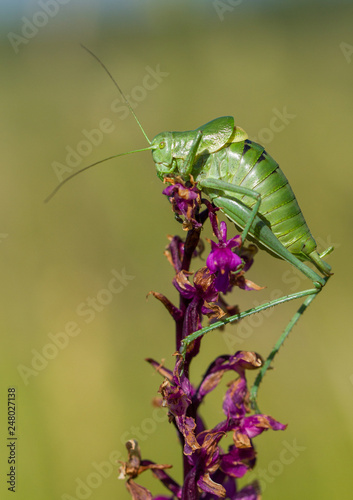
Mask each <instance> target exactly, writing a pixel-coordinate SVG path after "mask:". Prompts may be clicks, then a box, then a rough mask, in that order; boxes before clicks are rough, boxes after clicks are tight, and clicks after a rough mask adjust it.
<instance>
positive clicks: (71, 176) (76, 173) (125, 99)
mask: <svg viewBox="0 0 353 500" xmlns="http://www.w3.org/2000/svg"><path fill="white" fill-rule="evenodd" d="M81 47H82V48H83V49H85V50H86V51H87V52H88V53H89V54H90V55H91V56H92V57H94V59H95V60H96V61H98V62H99V64H100V65H101V66H102V68H103V69H104V71H105V72H106V73H107V74H108V76H109V78H110V79H111V80H112V81H113V83H114V85H115V87H116V88H117V89H118V91H119V93H120V95H121V96H122V98H123V99H124V101H125V102H126V104H127V106H128V108H129V110H130V111H131V114H132V116H133V117H134V118H135V120H136V122H137V124H138V126H139V127H140V129H141V131H142V133H143V135H144V136H145V138H146V140H147V142H148V144H149V146H148V147H147V148H143V149H135V150H134V151H128V152H126V153H120V154H117V155H113V156H109V158H104V160H100V161H96V162H95V163H92V164H91V165H88V166H87V167H84V168H81V169H80V170H78V171H77V172H75V173H73V174H71V175H70V176H69V177H67V178H66V179H64V180H63V181H62V182H60V184H59V185H58V186H56V188H55V189H54V190H53V191H52V192H51V193H50V195H49V196H47V198H45V200H44V203H48V201H50V200H51V199H52V198H53V196H54V195H56V193H57V192H58V191H59V189H61V188H62V187H63V185H64V184H66V183H67V182H68V181H69V180H71V179H72V178H73V177H75V176H76V175H78V174H80V173H81V172H84V171H85V170H88V169H89V168H92V167H95V166H96V165H99V164H100V163H104V162H105V161H108V160H112V159H113V158H117V157H118V156H124V155H129V154H131V153H139V152H141V151H147V150H149V149H152V146H151V141H150V140H149V138H148V137H147V134H146V132H145V131H144V129H143V127H142V125H141V123H140V122H139V119H138V118H137V116H136V115H135V113H134V110H133V109H132V106H131V104H130V103H129V101H128V100H127V98H126V97H125V95H124V93H123V91H122V90H121V88H120V87H119V85H118V84H117V82H116V81H115V80H114V77H113V75H112V74H111V73H110V71H109V70H108V68H107V67H106V66H105V64H104V63H103V62H102V61H101V60H100V59H99V57H97V56H96V55H95V54H94V53H93V52H92V51H91V50H89V49H88V48H87V47H85V46H84V45H82V44H81Z"/></svg>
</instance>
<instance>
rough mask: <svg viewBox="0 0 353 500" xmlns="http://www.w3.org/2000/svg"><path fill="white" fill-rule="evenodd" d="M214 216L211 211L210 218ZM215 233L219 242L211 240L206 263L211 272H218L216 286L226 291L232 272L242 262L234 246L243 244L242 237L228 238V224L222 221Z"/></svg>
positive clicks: (220, 290) (223, 291)
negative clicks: (233, 249)
mask: <svg viewBox="0 0 353 500" xmlns="http://www.w3.org/2000/svg"><path fill="white" fill-rule="evenodd" d="M211 218H212V216H211V213H210V219H211ZM213 227H214V233H215V235H216V236H217V238H218V243H215V242H214V241H211V253H210V254H209V256H208V257H207V261H206V265H207V267H208V268H209V270H210V271H211V273H214V274H216V280H215V288H216V290H218V291H219V292H222V293H226V292H227V291H228V289H229V284H230V273H231V271H236V270H237V268H238V267H239V266H240V265H241V264H242V260H241V258H240V257H239V255H237V254H236V253H234V252H232V248H235V247H237V248H239V247H240V246H241V237H240V236H239V235H237V236H234V237H233V238H230V239H229V240H228V239H227V225H226V223H225V222H223V221H222V222H221V224H220V229H219V230H218V226H217V230H216V231H215V226H214V224H213Z"/></svg>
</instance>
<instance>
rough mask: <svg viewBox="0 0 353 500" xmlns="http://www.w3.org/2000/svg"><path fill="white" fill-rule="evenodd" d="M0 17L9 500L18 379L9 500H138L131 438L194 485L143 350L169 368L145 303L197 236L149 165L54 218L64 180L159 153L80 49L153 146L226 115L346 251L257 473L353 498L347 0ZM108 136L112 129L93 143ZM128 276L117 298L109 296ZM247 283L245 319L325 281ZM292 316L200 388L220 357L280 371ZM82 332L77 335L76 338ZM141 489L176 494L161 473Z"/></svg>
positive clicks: (280, 492)
mask: <svg viewBox="0 0 353 500" xmlns="http://www.w3.org/2000/svg"><path fill="white" fill-rule="evenodd" d="M232 3H233V5H232ZM0 6H1V7H0V8H1V9H2V10H3V13H2V16H1V34H2V37H1V45H0V50H1V92H0V100H1V139H2V140H1V144H2V146H1V170H2V174H1V187H0V189H1V200H2V211H1V216H0V221H1V223H0V252H1V288H0V290H1V292H0V293H1V310H2V313H1V346H0V352H1V364H0V373H1V391H0V422H1V424H0V437H1V441H0V492H1V493H0V496H1V498H10V492H8V491H7V485H6V474H7V473H8V467H9V466H8V464H7V448H6V444H7V441H6V437H7V425H6V404H7V388H8V387H9V386H15V387H16V389H17V424H18V427H17V433H18V438H19V439H18V441H17V487H16V490H17V496H16V498H18V499H20V500H32V499H36V500H42V499H43V500H44V499H49V498H50V499H60V500H70V499H71V500H72V499H84V498H90V499H92V500H96V499H103V498H104V499H113V498H121V499H124V498H129V496H128V494H127V492H126V490H125V486H124V482H123V481H118V480H117V475H118V473H117V467H116V466H115V465H114V467H113V466H112V465H111V463H114V462H115V460H117V459H121V460H123V459H124V458H126V453H125V447H124V442H125V441H126V440H127V439H129V438H137V439H138V440H139V442H140V445H141V448H142V453H143V456H144V457H145V458H149V459H151V460H154V461H156V462H158V463H173V464H174V469H173V471H172V474H173V475H174V477H175V478H176V479H177V480H180V477H181V457H180V448H179V445H178V443H177V439H176V436H175V433H174V429H173V428H172V426H171V425H169V424H168V422H167V421H166V418H165V416H164V414H163V413H162V412H160V413H158V412H156V411H155V410H154V409H153V407H152V405H151V400H152V398H153V397H155V396H156V394H157V390H158V387H159V385H160V383H161V382H162V379H161V377H160V376H159V375H158V374H156V373H154V372H153V370H152V369H151V367H150V366H148V365H147V363H145V362H144V358H145V357H148V356H150V357H153V358H155V359H156V360H161V359H162V358H165V359H166V365H167V366H169V367H172V365H173V359H172V358H171V354H172V353H173V351H174V336H173V323H172V321H171V319H170V318H169V317H168V315H167V313H166V312H165V310H164V309H163V308H162V306H161V305H160V304H159V303H157V302H156V301H155V300H153V299H152V298H150V299H149V300H148V301H146V299H145V296H146V294H147V293H148V292H149V291H150V290H155V291H159V292H162V293H165V294H166V295H167V296H168V297H169V298H170V299H172V300H173V299H175V298H176V294H175V293H174V291H173V289H172V285H171V279H172V276H173V273H172V269H171V268H170V266H169V265H168V263H167V262H166V259H165V258H164V256H163V250H164V247H165V245H166V242H167V240H166V235H167V234H181V235H182V231H181V227H180V225H179V224H178V223H177V222H175V221H174V219H173V216H172V213H171V210H170V207H169V205H168V202H167V200H166V199H165V197H164V196H161V191H162V188H163V186H162V184H161V183H160V181H159V180H158V179H157V177H156V175H155V171H154V166H153V162H152V159H151V156H150V153H148V152H147V153H140V154H136V155H132V156H127V157H125V158H120V159H117V160H113V161H112V162H109V163H106V164H104V165H102V166H101V167H97V168H96V169H92V170H91V171H90V172H87V173H85V174H82V175H81V176H80V177H77V178H76V179H74V180H72V181H71V183H70V184H67V185H66V186H65V188H63V189H62V191H61V192H59V193H58V195H57V196H56V197H55V198H54V199H53V200H52V201H51V202H50V203H49V204H47V205H44V204H43V200H44V198H45V197H46V196H47V195H48V194H49V193H50V191H51V190H52V189H53V188H54V187H55V186H56V185H57V184H58V182H59V178H58V175H57V174H56V173H55V170H56V171H57V172H58V170H60V169H63V168H65V166H66V168H67V172H69V171H71V172H74V171H75V169H77V168H78V167H83V166H85V165H88V164H90V163H93V162H95V161H98V160H100V159H102V158H105V157H107V156H110V155H112V154H116V153H119V152H124V151H129V150H131V149H136V148H140V147H145V146H146V142H145V139H144V137H143V136H142V134H141V132H140V130H139V129H138V127H137V125H136V123H135V122H134V120H133V118H132V117H131V116H128V117H126V116H125V114H124V112H123V110H122V109H121V104H119V102H118V101H117V99H119V95H118V93H117V91H116V89H115V88H114V86H113V85H112V82H111V81H110V80H109V79H108V77H107V75H106V74H105V73H104V71H103V70H102V69H101V67H100V66H99V65H98V64H97V63H96V62H95V61H94V60H93V59H92V58H91V57H90V56H89V55H88V54H87V53H86V52H84V51H83V50H82V49H81V48H80V45H79V44H80V43H83V44H85V45H87V46H88V47H89V48H90V49H91V50H93V51H94V52H95V53H96V54H97V55H98V56H99V57H100V58H101V59H102V60H103V61H104V62H105V64H106V65H107V66H108V68H109V69H110V71H111V72H112V73H113V75H114V76H115V78H116V79H117V81H118V82H119V85H120V86H121V87H122V88H123V89H124V91H125V92H126V93H127V94H128V95H130V96H131V99H132V100H133V102H134V106H135V111H136V113H137V115H138V117H139V119H140V121H141V123H142V124H143V126H144V127H145V130H146V133H147V135H148V136H149V137H150V138H152V137H153V136H154V135H156V134H157V133H158V132H161V131H164V130H189V129H193V128H196V127H198V126H200V125H201V124H203V123H205V122H207V121H209V120H211V119H213V118H216V117H218V116H222V115H233V116H234V117H235V121H236V123H237V124H238V125H240V126H242V127H243V128H244V129H245V130H246V131H247V132H248V134H249V136H250V137H251V138H256V139H257V140H258V141H259V142H262V143H263V144H264V145H265V146H266V148H267V151H268V152H269V153H270V154H271V155H272V156H273V157H274V158H275V159H276V160H277V161H278V162H279V164H280V165H281V167H282V169H283V170H284V172H285V173H286V175H287V176H288V178H289V180H290V182H291V185H292V187H293V189H294V191H295V193H296V195H297V198H298V200H299V203H300V206H301V208H302V210H303V212H304V214H305V216H306V219H307V221H308V223H309V226H310V228H311V230H312V233H313V235H314V236H315V238H316V239H317V241H318V244H319V247H320V249H323V248H324V247H326V246H329V245H332V244H333V245H334V246H335V252H334V253H333V254H332V255H331V256H330V257H329V258H328V261H329V262H330V263H331V264H332V266H333V269H334V272H335V275H334V277H333V278H332V279H331V281H330V282H329V284H328V286H327V288H326V289H325V290H324V291H323V292H322V294H321V295H320V297H319V298H317V300H316V301H315V302H314V304H313V305H312V307H311V309H310V310H309V311H308V312H307V313H306V314H305V316H304V318H302V320H301V322H300V323H299V325H298V326H297V327H296V328H295V331H294V333H293V334H292V336H291V337H290V339H289V340H288V341H287V342H286V343H285V346H284V348H283V349H282V352H281V353H280V355H279V356H278V359H276V362H275V370H273V371H271V372H270V373H268V375H267V376H266V379H265V382H264V384H263V386H262V387H261V389H260V393H259V403H260V407H261V409H262V411H263V412H264V413H267V414H270V415H272V416H273V417H274V418H276V419H278V420H280V421H281V422H283V423H288V424H289V426H288V429H287V430H286V431H285V432H277V433H274V432H272V433H271V432H269V433H266V434H264V435H262V436H260V437H258V438H257V439H256V441H255V443H256V446H257V449H258V463H257V467H256V469H255V470H254V473H253V475H252V478H253V477H255V476H256V475H258V476H260V479H261V483H262V487H263V490H264V494H263V497H264V498H265V499H266V498H268V499H270V498H271V499H280V498H286V499H288V500H292V499H293V500H294V499H297V498H310V499H323V498H324V499H326V498H327V499H328V498H340V499H348V498H351V487H352V474H351V468H352V411H353V399H352V396H353V364H352V342H351V330H352V328H351V315H350V307H352V306H351V303H352V294H351V285H350V283H351V268H352V266H351V264H350V260H349V259H350V258H351V256H352V252H351V250H350V249H351V248H352V233H351V228H352V208H351V200H352V187H353V182H352V181H353V173H352V160H351V156H352V152H351V151H352V124H353V120H352V108H353V105H352V83H353V64H352V59H353V32H352V16H353V4H352V2H348V1H346V2H337V1H332V2H314V1H306V2H298V1H296V2H294V1H293V2H291V1H287V2H279V1H277V2H275V1H273V2H271V1H262V2H260V1H258V2H255V1H252V2H250V1H247V0H244V1H238V2H234V1H233V2H230V1H229V2H227V1H226V0H224V1H219V2H212V1H207V0H204V1H193V2H185V1H180V0H179V1H176V0H170V1H168V2H166V1H152V0H151V1H142V0H140V1H137V0H133V1H131V0H129V1H128V2H127V1H126V2H119V1H115V2H113V1H111V2H104V1H102V0H100V1H98V0H97V1H93V0H87V1H84V2H83V1H78V0H77V1H75V0H71V1H65V2H64V1H61V2H59V0H55V1H54V0H52V2H49V0H47V1H45V0H43V1H42V2H37V1H35V2H31V1H24V2H13V3H11V5H9V3H8V2H6V3H5V2H1V3H0ZM50 9H51V10H50ZM45 11H47V14H46V13H45ZM33 23H35V24H33ZM36 25H37V27H36ZM31 26H32V27H31ZM21 37H22V38H21ZM158 71H159V73H158ZM153 72H154V73H153ZM156 72H157V74H158V76H156ZM147 75H152V76H150V77H148V76H147ZM153 75H154V76H153ZM278 114H282V116H283V114H284V116H285V117H284V118H282V122H281V121H278V120H277V121H276V120H275V118H274V117H275V116H276V115H278ZM99 127H101V128H102V129H103V131H104V132H101V133H100V134H97V133H96V134H95V133H94V132H93V133H92V130H94V129H97V128H99ZM85 134H86V135H85ZM87 135H89V136H90V137H91V141H92V140H93V141H95V144H94V145H91V146H90V145H89V143H88V142H87ZM84 140H85V141H86V142H85V143H83V142H82V141H84ZM70 148H72V149H70ZM72 151H76V156H75V155H73V153H72ZM69 152H70V153H71V156H69V158H67V156H68V155H69ZM67 160H69V161H70V160H71V161H74V160H76V163H77V166H76V167H72V166H71V167H70V165H68V164H67ZM53 165H54V167H53ZM63 175H67V174H66V173H64V174H63ZM197 265H198V263H196V264H195V266H197ZM200 265H202V263H200ZM124 269H125V271H124ZM114 272H115V273H120V276H122V278H121V283H122V285H121V288H120V289H118V291H119V293H114V294H110V295H109V293H107V292H106V291H104V290H106V289H107V287H108V286H109V285H110V284H112V281H111V280H112V278H113V277H114ZM124 272H125V274H126V275H127V276H128V278H124ZM249 277H250V278H251V279H253V280H254V281H255V282H257V283H259V284H261V285H266V286H267V288H266V289H265V290H264V291H262V292H257V293H255V292H248V293H246V292H241V293H238V294H235V295H234V298H233V299H232V300H233V301H234V302H235V303H238V304H239V305H240V307H241V309H245V308H247V307H250V306H251V305H253V304H254V303H255V302H257V303H260V302H263V301H265V300H267V298H268V297H270V296H271V293H273V290H274V289H277V290H279V291H280V292H281V293H283V294H286V293H292V292H294V291H297V290H299V289H304V288H305V287H309V286H310V283H309V282H308V281H307V280H305V279H302V278H301V277H298V275H297V274H296V273H295V272H294V271H293V270H292V269H291V267H290V266H289V265H288V264H286V263H283V262H280V261H277V260H275V259H273V258H271V257H270V256H268V255H267V254H263V252H261V253H260V254H259V255H258V256H257V259H256V263H255V265H254V266H253V268H252V270H251V272H250V273H249ZM131 278H133V279H131ZM116 283H117V282H114V286H116ZM93 300H96V301H98V302H95V303H93V302H92V301H93ZM93 304H95V306H93ZM97 304H98V305H97ZM297 305H298V304H294V303H291V304H288V305H286V306H281V307H278V308H276V309H274V310H271V314H269V315H268V317H264V316H263V317H260V316H259V319H258V322H257V323H256V320H255V319H253V320H252V321H253V323H251V321H249V322H248V323H246V322H245V321H244V323H243V324H241V325H239V327H238V330H237V327H233V328H232V327H228V329H227V331H226V334H225V333H221V332H217V333H213V334H210V335H209V336H208V337H207V338H205V339H204V342H203V346H202V351H201V355H200V356H199V359H198V360H197V362H196V363H195V367H194V370H193V374H192V375H193V380H194V381H195V383H197V382H198V380H199V376H200V374H202V373H203V372H204V370H205V369H206V367H207V366H208V364H209V363H210V362H211V361H212V360H213V359H214V357H215V356H216V355H219V354H223V353H230V352H234V351H236V350H238V349H245V350H256V351H257V352H259V353H261V354H262V355H263V356H266V355H267V354H268V352H269V351H270V349H271V347H272V346H273V344H274V342H275V341H276V340H277V338H278V336H279V335H280V333H281V331H282V329H283V328H284V326H285V324H286V322H287V321H288V319H289V318H290V316H291V315H292V314H293V312H294V311H295V310H296V307H297ZM93 307H95V308H96V309H94V308H93ZM75 324H76V327H75V326H74V325H75ZM70 328H71V329H72V328H74V330H75V328H76V330H75V331H74V330H72V331H71V332H70V333H76V335H75V336H73V335H72V336H67V334H65V335H63V334H62V332H64V331H65V329H66V331H69V330H70ZM53 339H55V340H56V342H57V343H60V342H61V346H60V348H59V347H56V348H55V347H53ZM230 377H231V376H230V375H229V376H228V377H225V378H226V379H227V380H225V382H227V381H229V380H230ZM252 378H253V377H250V380H251V379H252ZM224 391H225V384H223V385H222V386H220V387H219V388H218V390H217V391H215V393H214V394H212V395H210V397H209V398H208V399H206V402H205V405H204V406H203V408H202V412H203V415H204V417H205V419H206V420H207V422H208V423H209V425H210V426H211V425H214V424H215V423H216V422H218V421H220V420H221V419H222V418H223V417H222V416H223V413H222V409H221V403H222V398H223V394H224ZM293 446H294V448H295V451H294V452H292V455H290V452H289V453H288V454H287V455H285V457H286V460H283V457H284V453H285V452H284V451H283V450H286V449H288V447H292V448H293ZM289 458H293V460H292V459H290V460H289ZM249 479H251V478H249ZM140 482H141V483H142V484H144V485H146V486H148V487H149V488H150V489H151V490H152V492H153V493H154V494H157V493H158V492H163V491H164V490H163V487H162V486H161V485H160V484H159V483H158V482H157V481H156V480H154V479H153V478H151V477H150V474H149V473H145V474H144V475H143V476H142V477H141V478H140ZM244 482H245V483H246V482H248V478H247V477H246V478H245V481H242V484H243V483H244Z"/></svg>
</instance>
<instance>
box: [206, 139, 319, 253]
mask: <svg viewBox="0 0 353 500" xmlns="http://www.w3.org/2000/svg"><path fill="white" fill-rule="evenodd" d="M205 177H206V178H207V177H208V178H211V177H212V178H218V179H222V180H224V181H226V182H229V183H231V184H235V185H238V186H243V187H246V188H249V189H253V190H254V191H256V192H257V193H260V194H261V205H260V209H259V215H260V216H261V217H262V218H263V219H265V220H266V221H267V223H268V225H269V226H270V227H271V230H272V232H273V233H274V234H275V236H276V237H277V238H278V239H279V240H280V242H281V243H282V244H283V245H284V246H285V247H286V248H288V250H289V251H290V252H291V253H293V254H297V255H300V253H301V252H302V249H303V246H304V244H305V254H308V253H310V251H312V250H314V249H315V248H316V243H315V240H314V239H313V237H312V235H311V233H310V230H309V228H308V226H307V224H306V222H305V219H304V216H303V214H302V212H301V210H300V207H299V205H298V202H297V200H296V198H295V196H294V193H293V191H292V189H291V187H290V185H289V183H288V180H287V178H286V177H285V175H284V174H283V172H282V170H281V169H280V168H279V166H278V164H277V163H276V162H275V160H274V159H273V158H272V157H271V156H270V155H269V154H268V153H267V152H266V151H265V148H264V147H263V146H260V145H259V144H257V143H256V142H252V141H250V140H246V141H243V142H238V143H233V144H230V145H229V146H227V147H225V148H223V149H222V150H220V151H218V152H216V153H213V154H211V155H210V156H209V157H208V159H207V161H206V163H205V164H204V165H203V168H202V172H200V178H205ZM226 194H227V196H229V197H230V198H237V199H239V200H241V201H242V202H243V203H245V204H246V205H247V206H248V207H252V206H253V205H254V204H255V202H256V201H255V199H254V198H250V197H249V196H244V195H235V194H234V193H231V192H228V193H226Z"/></svg>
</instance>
